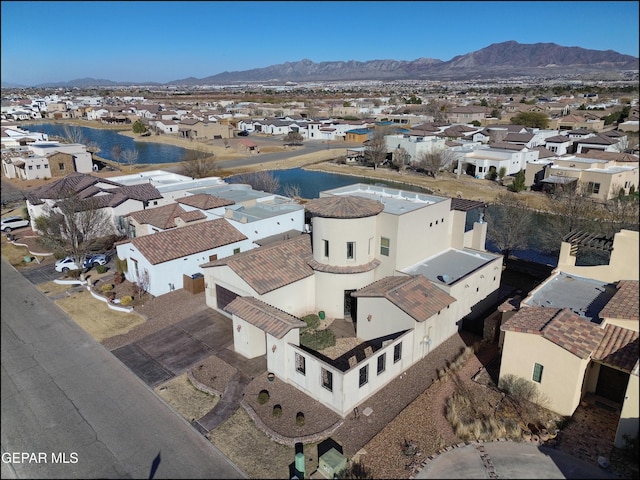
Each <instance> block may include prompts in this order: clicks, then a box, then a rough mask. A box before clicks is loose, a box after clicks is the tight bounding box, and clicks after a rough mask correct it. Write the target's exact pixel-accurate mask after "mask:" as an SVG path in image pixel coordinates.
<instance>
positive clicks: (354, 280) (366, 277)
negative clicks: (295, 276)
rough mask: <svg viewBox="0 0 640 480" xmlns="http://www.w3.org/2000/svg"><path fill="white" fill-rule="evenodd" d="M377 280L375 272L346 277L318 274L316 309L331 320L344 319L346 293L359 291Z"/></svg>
mask: <svg viewBox="0 0 640 480" xmlns="http://www.w3.org/2000/svg"><path fill="white" fill-rule="evenodd" d="M375 280H376V278H375V270H371V271H369V272H364V273H354V274H344V275H339V274H333V273H324V272H316V274H315V282H316V285H315V289H316V308H317V309H318V310H323V311H324V312H325V313H326V315H327V317H329V318H344V291H345V290H357V289H359V288H362V287H364V286H365V285H369V284H370V283H373V282H374V281H375Z"/></svg>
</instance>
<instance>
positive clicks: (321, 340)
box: [300, 330, 336, 351]
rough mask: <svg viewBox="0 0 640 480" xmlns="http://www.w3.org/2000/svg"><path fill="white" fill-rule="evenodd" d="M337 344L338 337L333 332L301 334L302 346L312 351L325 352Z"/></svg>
mask: <svg viewBox="0 0 640 480" xmlns="http://www.w3.org/2000/svg"><path fill="white" fill-rule="evenodd" d="M335 344H336V335H335V333H333V332H332V331H331V330H305V331H303V332H302V333H301V334H300V345H302V346H303V347H307V348H310V349H311V350H316V351H317V350H323V349H325V348H329V347H333V346H334V345H335Z"/></svg>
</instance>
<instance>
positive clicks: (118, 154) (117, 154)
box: [111, 143, 122, 162]
mask: <svg viewBox="0 0 640 480" xmlns="http://www.w3.org/2000/svg"><path fill="white" fill-rule="evenodd" d="M111 157H112V158H113V160H114V161H116V162H120V159H121V158H122V145H120V144H119V143H116V144H115V145H114V146H113V147H112V148H111Z"/></svg>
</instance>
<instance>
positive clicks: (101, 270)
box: [96, 265, 109, 273]
mask: <svg viewBox="0 0 640 480" xmlns="http://www.w3.org/2000/svg"><path fill="white" fill-rule="evenodd" d="M108 269H109V267H107V266H106V265H98V266H97V267H96V272H98V273H106V271H107V270H108Z"/></svg>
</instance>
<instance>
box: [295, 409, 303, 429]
mask: <svg viewBox="0 0 640 480" xmlns="http://www.w3.org/2000/svg"><path fill="white" fill-rule="evenodd" d="M296 425H298V426H299V427H302V426H303V425H304V413H302V412H298V413H296Z"/></svg>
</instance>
